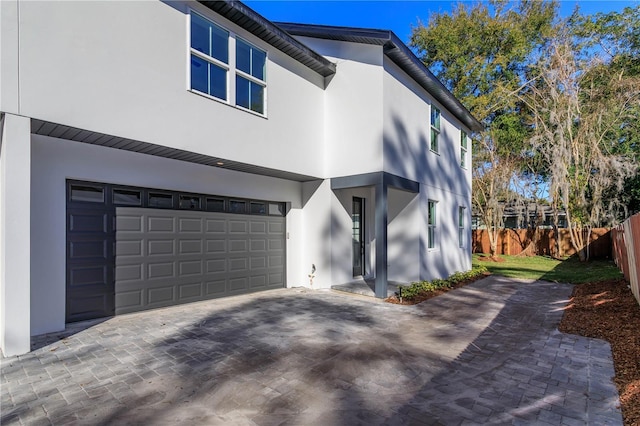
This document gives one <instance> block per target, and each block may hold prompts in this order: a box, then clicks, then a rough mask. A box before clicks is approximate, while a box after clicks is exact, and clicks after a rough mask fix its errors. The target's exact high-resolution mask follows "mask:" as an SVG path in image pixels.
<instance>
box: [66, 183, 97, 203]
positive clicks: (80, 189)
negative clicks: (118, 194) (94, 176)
mask: <svg viewBox="0 0 640 426" xmlns="http://www.w3.org/2000/svg"><path fill="white" fill-rule="evenodd" d="M71 201H85V202H88V203H104V189H103V188H97V187H94V186H85V185H72V186H71Z"/></svg>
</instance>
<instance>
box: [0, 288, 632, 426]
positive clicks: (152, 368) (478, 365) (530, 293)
mask: <svg viewBox="0 0 640 426" xmlns="http://www.w3.org/2000/svg"><path fill="white" fill-rule="evenodd" d="M570 292H571V286H569V285H562V284H552V283H545V282H525V281H514V280H509V279H506V278H500V277H489V278H486V279H483V280H481V281H477V282H476V283H474V284H472V285H469V286H467V287H464V288H460V289H457V290H454V291H451V292H449V293H447V294H445V295H443V296H440V297H437V298H435V299H431V300H429V301H427V302H425V303H422V304H420V305H417V306H397V305H390V304H384V303H380V302H377V301H375V300H371V299H366V298H360V297H355V296H349V295H343V294H339V293H331V292H320V291H307V290H302V289H285V290H277V291H273V292H268V293H262V294H256V295H250V296H242V297H237V298H230V299H222V300H215V301H210V302H201V303H196V304H190V305H183V306H179V307H173V308H168V309H161V310H155V311H150V312H146V313H139V314H133V315H125V316H121V317H115V318H111V319H109V320H107V321H105V322H102V323H98V324H96V325H93V326H92V327H89V328H86V329H84V330H81V331H78V332H76V333H75V334H72V335H70V336H68V337H65V338H63V339H62V340H58V339H59V338H60V337H61V335H58V336H47V337H46V338H38V339H35V342H34V343H35V345H36V346H37V347H38V348H36V349H35V350H34V351H33V352H32V353H30V354H27V355H24V356H20V357H12V358H6V359H3V360H2V365H1V372H2V375H1V385H2V399H1V404H2V405H1V409H2V412H1V418H0V423H2V424H3V425H4V424H15V423H22V424H49V423H53V424H67V423H73V424H259V425H270V424H301V425H307V424H319V425H354V424H367V425H369V424H473V423H480V424H503V423H514V424H518V423H527V424H530V423H537V424H545V422H546V423H549V424H585V423H591V424H598V425H600V424H621V423H622V418H621V415H620V412H619V410H618V409H617V408H616V407H617V404H618V395H617V392H616V389H615V386H614V385H613V383H612V380H611V378H612V376H613V374H614V372H613V367H612V361H611V351H610V348H609V345H608V344H607V343H606V342H603V341H600V340H595V339H587V338H582V337H578V336H573V335H566V334H562V333H559V332H558V331H557V329H556V327H557V324H558V322H559V320H560V318H561V316H562V308H563V307H564V306H565V304H566V302H567V299H568V297H569V295H570Z"/></svg>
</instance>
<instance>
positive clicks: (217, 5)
mask: <svg viewBox="0 0 640 426" xmlns="http://www.w3.org/2000/svg"><path fill="white" fill-rule="evenodd" d="M198 2H199V3H201V4H202V5H204V6H206V7H207V8H209V9H210V10H212V11H214V12H215V13H217V14H218V15H220V16H222V17H224V18H226V19H228V20H229V21H231V22H233V23H234V24H236V25H238V26H239V27H241V28H243V29H245V30H247V31H248V32H250V33H251V34H253V35H255V36H256V37H258V38H260V39H261V40H263V41H265V42H266V43H268V44H270V45H271V46H273V47H274V48H276V49H278V50H280V51H281V52H283V53H285V54H286V55H288V56H290V57H291V58H293V59H295V60H296V61H298V62H300V63H301V64H303V65H305V66H306V67H308V68H310V69H312V70H313V71H315V72H317V73H318V74H320V75H321V76H323V77H328V76H331V75H333V74H335V72H336V65H335V64H334V63H333V62H331V61H329V60H328V59H326V58H325V57H324V56H322V55H320V54H318V53H316V52H314V51H313V50H311V49H310V48H309V47H307V46H305V45H304V44H302V43H300V42H299V41H298V40H296V39H295V38H293V37H291V35H289V34H288V33H287V32H286V31H284V30H283V29H281V28H279V27H278V26H277V25H275V24H274V23H273V22H271V21H269V20H267V19H266V18H264V17H263V16H262V15H260V14H258V13H257V12H255V11H254V10H253V9H251V8H250V7H248V6H247V5H245V4H243V3H241V2H239V1H235V0H213V1H212V0H198Z"/></svg>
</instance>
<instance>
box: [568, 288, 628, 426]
mask: <svg viewBox="0 0 640 426" xmlns="http://www.w3.org/2000/svg"><path fill="white" fill-rule="evenodd" d="M558 329H559V330H560V331H562V332H563V333H572V334H578V335H580V336H585V337H595V338H598V339H603V340H606V341H607V342H609V344H610V345H611V350H612V352H613V365H614V369H615V378H614V381H615V383H616V386H617V387H618V393H619V394H620V405H621V408H622V416H623V419H624V424H625V425H629V426H630V425H634V426H639V425H640V304H638V302H637V301H636V299H635V298H634V297H633V294H632V293H631V290H630V289H629V287H628V286H627V283H626V282H625V281H624V280H611V281H603V282H596V283H588V284H580V285H577V286H575V287H574V289H573V294H572V297H571V300H570V302H569V304H568V305H567V307H566V308H565V311H564V315H563V317H562V321H561V322H560V326H559V327H558Z"/></svg>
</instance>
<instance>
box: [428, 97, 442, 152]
mask: <svg viewBox="0 0 640 426" xmlns="http://www.w3.org/2000/svg"><path fill="white" fill-rule="evenodd" d="M434 112H435V113H436V114H437V119H436V123H434V122H433V121H434V116H433V114H434ZM441 121H442V112H441V111H440V109H439V108H437V107H435V106H433V105H431V106H430V107H429V128H430V129H431V131H430V132H429V150H431V152H433V153H436V154H440V146H439V145H440V144H439V141H438V140H439V139H440V133H441V128H442V126H441V124H440V123H441ZM436 124H437V126H436ZM434 134H435V138H434Z"/></svg>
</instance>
